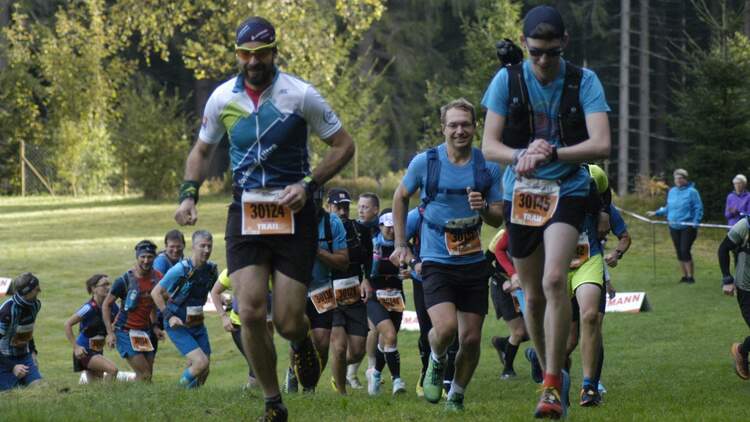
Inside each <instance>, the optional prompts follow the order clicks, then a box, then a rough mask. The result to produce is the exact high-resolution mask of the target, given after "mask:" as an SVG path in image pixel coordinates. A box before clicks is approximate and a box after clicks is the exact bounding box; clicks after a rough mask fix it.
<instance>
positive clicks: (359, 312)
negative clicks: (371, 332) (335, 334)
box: [331, 302, 368, 337]
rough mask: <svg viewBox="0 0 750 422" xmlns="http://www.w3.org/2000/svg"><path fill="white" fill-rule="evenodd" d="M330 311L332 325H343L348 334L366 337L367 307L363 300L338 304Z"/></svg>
mask: <svg viewBox="0 0 750 422" xmlns="http://www.w3.org/2000/svg"><path fill="white" fill-rule="evenodd" d="M331 312H333V323H332V325H333V326H334V327H344V330H346V334H347V335H350V336H359V337H367V331H368V328H367V307H366V306H365V304H364V303H363V302H357V303H355V304H354V305H347V306H339V307H337V308H336V309H334V310H333V311H331Z"/></svg>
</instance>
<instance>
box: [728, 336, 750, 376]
mask: <svg viewBox="0 0 750 422" xmlns="http://www.w3.org/2000/svg"><path fill="white" fill-rule="evenodd" d="M741 347H742V346H741V345H740V344H739V343H734V344H733V345H732V357H734V372H735V373H737V376H738V377H740V378H742V379H743V380H746V379H748V378H750V373H749V372H748V368H747V356H745V355H743V354H742V350H741Z"/></svg>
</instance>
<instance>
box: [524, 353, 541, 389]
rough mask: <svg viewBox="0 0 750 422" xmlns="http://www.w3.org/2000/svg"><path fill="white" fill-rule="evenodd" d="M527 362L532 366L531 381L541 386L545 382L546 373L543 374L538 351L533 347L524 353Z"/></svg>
mask: <svg viewBox="0 0 750 422" xmlns="http://www.w3.org/2000/svg"><path fill="white" fill-rule="evenodd" d="M524 356H526V360H528V361H529V363H530V364H531V379H533V380H534V382H535V383H537V384H541V383H542V381H544V373H543V372H542V366H541V365H540V364H539V357H537V355H536V350H534V348H533V347H529V348H528V349H526V351H525V352H524Z"/></svg>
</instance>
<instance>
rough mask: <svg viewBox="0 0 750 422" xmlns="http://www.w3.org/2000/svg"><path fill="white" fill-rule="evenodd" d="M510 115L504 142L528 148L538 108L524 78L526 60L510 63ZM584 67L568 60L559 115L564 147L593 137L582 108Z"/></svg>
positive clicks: (558, 120)
mask: <svg viewBox="0 0 750 422" xmlns="http://www.w3.org/2000/svg"><path fill="white" fill-rule="evenodd" d="M506 69H508V94H509V95H508V99H509V101H508V116H507V118H506V122H505V128H504V129H503V143H504V144H505V145H508V146H509V147H511V148H526V147H527V146H528V145H529V143H531V141H533V140H534V110H533V109H532V108H531V103H530V102H529V91H528V89H527V87H526V81H525V80H524V77H523V62H521V63H518V64H515V65H512V66H508V67H507V68H506ZM582 77H583V70H581V68H580V67H578V66H575V65H573V64H572V63H570V62H568V61H566V62H565V80H564V81H563V92H562V98H561V99H560V108H559V110H558V114H557V124H558V130H559V134H560V142H561V143H562V145H563V146H569V145H575V144H579V143H581V142H583V141H585V140H586V139H589V132H588V130H587V129H586V116H585V115H584V114H583V107H581V101H580V90H581V78H582Z"/></svg>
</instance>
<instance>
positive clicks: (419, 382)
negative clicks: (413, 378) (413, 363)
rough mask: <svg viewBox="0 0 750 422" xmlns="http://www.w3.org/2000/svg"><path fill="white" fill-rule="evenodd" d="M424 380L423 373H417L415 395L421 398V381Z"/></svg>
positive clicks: (422, 389) (422, 392)
mask: <svg viewBox="0 0 750 422" xmlns="http://www.w3.org/2000/svg"><path fill="white" fill-rule="evenodd" d="M423 382H424V374H419V378H418V379H417V387H416V392H417V397H419V398H422V397H424V388H423V387H422V383H423Z"/></svg>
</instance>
